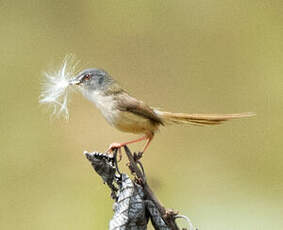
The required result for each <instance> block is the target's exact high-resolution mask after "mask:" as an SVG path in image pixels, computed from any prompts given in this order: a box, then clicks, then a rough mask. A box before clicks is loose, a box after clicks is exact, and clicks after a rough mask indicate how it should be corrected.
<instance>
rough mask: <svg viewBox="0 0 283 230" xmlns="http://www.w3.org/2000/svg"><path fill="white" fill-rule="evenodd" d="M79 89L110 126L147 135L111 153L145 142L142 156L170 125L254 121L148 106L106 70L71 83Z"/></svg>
mask: <svg viewBox="0 0 283 230" xmlns="http://www.w3.org/2000/svg"><path fill="white" fill-rule="evenodd" d="M69 84H70V85H76V86H79V90H80V91H81V93H82V94H83V95H84V96H85V97H86V98H87V99H89V100H90V101H91V102H93V103H94V104H95V105H96V107H97V108H98V109H99V110H100V111H101V112H102V114H103V116H104V117H105V119H106V120H107V121H108V123H109V124H110V125H112V126H114V127H115V128H117V129H118V130H120V131H123V132H130V133H135V134H144V135H143V136H142V137H141V138H138V139H135V140H131V141H127V142H124V143H112V144H111V145H110V147H109V149H108V151H112V150H113V149H115V148H118V149H120V148H121V147H123V146H125V145H128V144H132V143H136V142H140V141H143V140H145V141H146V142H145V145H144V147H143V150H142V153H143V152H145V150H146V149H147V147H148V145H149V144H150V142H151V141H152V139H153V137H154V134H155V133H156V131H157V130H158V129H159V127H160V126H166V125H168V124H181V125H185V124H196V125H218V124H220V123H222V122H224V121H227V120H231V119H235V118H243V117H251V116H253V115H254V114H253V113H250V112H249V113H236V114H186V113H171V112H164V111H160V110H158V109H155V108H153V107H150V106H148V105H147V104H145V103H144V102H142V101H140V100H137V99H136V98H134V97H132V96H130V95H129V93H128V92H127V91H126V90H124V89H123V88H122V87H121V86H119V84H118V83H117V82H116V81H115V80H114V79H113V78H112V77H111V76H110V75H109V74H108V73H107V72H106V71H104V70H102V69H96V68H91V69H86V70H83V71H82V72H80V73H79V74H78V75H77V76H76V77H75V78H73V79H71V80H70V81H69Z"/></svg>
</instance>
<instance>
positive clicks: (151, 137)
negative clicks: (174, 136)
mask: <svg viewBox="0 0 283 230" xmlns="http://www.w3.org/2000/svg"><path fill="white" fill-rule="evenodd" d="M152 139H153V135H151V136H147V138H146V142H145V145H144V147H143V150H142V153H144V152H145V150H146V149H147V147H148V146H149V144H150V142H151V141H152Z"/></svg>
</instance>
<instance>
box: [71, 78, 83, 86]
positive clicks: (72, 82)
mask: <svg viewBox="0 0 283 230" xmlns="http://www.w3.org/2000/svg"><path fill="white" fill-rule="evenodd" d="M81 82H82V81H81V77H80V76H78V77H75V78H73V79H70V80H69V84H70V85H79V84H81Z"/></svg>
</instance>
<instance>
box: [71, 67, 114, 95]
mask: <svg viewBox="0 0 283 230" xmlns="http://www.w3.org/2000/svg"><path fill="white" fill-rule="evenodd" d="M113 82H114V80H113V79H112V78H111V77H110V75H109V74H108V73H107V72H105V71H104V70H101V69H95V68H93V69H85V70H83V71H82V72H80V73H79V74H78V75H77V76H76V77H75V78H73V79H71V80H70V82H69V83H70V85H77V86H79V87H80V89H81V90H82V91H97V92H99V91H105V90H107V88H108V87H109V86H111V85H112V83H113Z"/></svg>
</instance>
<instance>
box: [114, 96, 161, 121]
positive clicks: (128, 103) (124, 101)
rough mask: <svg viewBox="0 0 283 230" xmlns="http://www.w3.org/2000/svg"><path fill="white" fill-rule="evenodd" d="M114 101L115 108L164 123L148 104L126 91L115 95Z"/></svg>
mask: <svg viewBox="0 0 283 230" xmlns="http://www.w3.org/2000/svg"><path fill="white" fill-rule="evenodd" d="M116 101H117V108H118V109H119V110H120V111H127V112H130V113H134V114H136V115H139V116H141V117H144V118H147V119H150V120H151V121H152V122H154V123H158V124H162V125H164V123H163V121H162V119H161V117H159V116H158V115H157V114H156V113H155V112H154V110H153V109H152V108H151V107H150V106H148V105H147V104H145V103H144V102H142V101H139V100H137V99H135V98H133V97H131V96H130V95H128V94H127V93H125V92H124V93H122V94H119V95H117V98H116Z"/></svg>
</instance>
